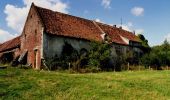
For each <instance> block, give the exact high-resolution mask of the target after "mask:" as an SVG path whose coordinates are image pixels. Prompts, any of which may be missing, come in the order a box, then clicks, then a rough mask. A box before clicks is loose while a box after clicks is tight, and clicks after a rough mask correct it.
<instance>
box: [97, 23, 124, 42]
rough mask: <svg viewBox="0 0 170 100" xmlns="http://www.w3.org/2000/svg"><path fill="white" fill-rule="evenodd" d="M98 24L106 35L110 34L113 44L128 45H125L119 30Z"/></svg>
mask: <svg viewBox="0 0 170 100" xmlns="http://www.w3.org/2000/svg"><path fill="white" fill-rule="evenodd" d="M96 23H97V24H98V25H99V27H100V28H101V29H102V30H103V31H104V32H105V33H106V34H108V36H109V37H110V38H111V42H114V43H118V44H124V45H127V43H125V42H124V41H123V40H122V38H121V37H120V34H119V29H118V28H114V27H112V26H110V25H106V24H102V23H99V22H96Z"/></svg>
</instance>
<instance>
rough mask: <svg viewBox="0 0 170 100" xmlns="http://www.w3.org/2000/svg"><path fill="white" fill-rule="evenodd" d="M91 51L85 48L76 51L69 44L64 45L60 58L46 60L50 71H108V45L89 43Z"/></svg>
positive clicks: (109, 67)
mask: <svg viewBox="0 0 170 100" xmlns="http://www.w3.org/2000/svg"><path fill="white" fill-rule="evenodd" d="M90 45H91V49H90V50H89V51H88V50H86V49H85V48H83V49H81V50H80V51H77V50H76V49H74V48H73V47H72V46H71V45H70V44H69V43H67V42H66V43H65V45H64V46H63V50H62V53H61V56H60V57H59V56H57V55H56V56H55V57H53V58H49V59H48V60H47V65H48V66H49V69H50V70H54V69H70V70H73V71H79V72H81V71H83V72H86V71H87V72H91V71H92V72H98V71H100V70H109V69H111V68H112V67H111V66H109V61H110V60H111V55H110V54H111V53H110V52H111V51H110V46H109V45H108V44H103V43H97V42H91V44H90Z"/></svg>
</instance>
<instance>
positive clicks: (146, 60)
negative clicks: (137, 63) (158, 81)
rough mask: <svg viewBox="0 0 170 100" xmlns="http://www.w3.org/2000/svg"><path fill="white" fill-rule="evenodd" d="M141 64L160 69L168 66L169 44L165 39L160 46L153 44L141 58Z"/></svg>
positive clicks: (169, 63)
mask: <svg viewBox="0 0 170 100" xmlns="http://www.w3.org/2000/svg"><path fill="white" fill-rule="evenodd" d="M141 64H142V65H144V66H146V67H149V66H151V67H152V68H154V69H158V70H161V69H163V68H168V66H170V44H169V43H168V41H167V40H165V41H164V43H163V44H162V45H160V46H154V47H152V48H151V51H150V52H149V53H146V54H145V55H144V56H143V57H142V58H141Z"/></svg>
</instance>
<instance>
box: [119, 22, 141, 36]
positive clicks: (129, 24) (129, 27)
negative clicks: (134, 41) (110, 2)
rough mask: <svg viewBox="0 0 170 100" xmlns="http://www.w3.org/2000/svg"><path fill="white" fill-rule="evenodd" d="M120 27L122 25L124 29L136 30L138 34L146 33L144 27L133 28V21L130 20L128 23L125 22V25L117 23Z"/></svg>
mask: <svg viewBox="0 0 170 100" xmlns="http://www.w3.org/2000/svg"><path fill="white" fill-rule="evenodd" d="M117 26H118V27H120V26H121V27H122V29H124V30H126V31H129V32H134V31H135V33H137V34H142V33H144V30H143V29H133V23H132V22H128V23H127V24H123V25H120V24H119V25H117Z"/></svg>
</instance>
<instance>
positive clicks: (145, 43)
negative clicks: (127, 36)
mask: <svg viewBox="0 0 170 100" xmlns="http://www.w3.org/2000/svg"><path fill="white" fill-rule="evenodd" d="M138 38H139V39H140V40H141V43H142V47H141V48H142V49H143V51H144V53H145V52H146V53H147V52H149V51H150V46H149V44H148V40H147V39H146V38H145V37H144V35H142V34H138Z"/></svg>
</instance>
